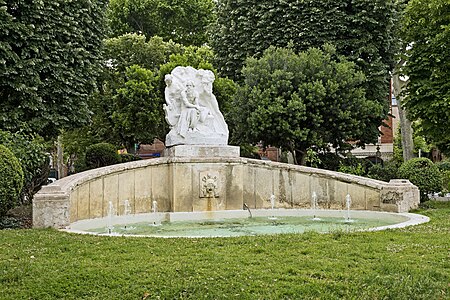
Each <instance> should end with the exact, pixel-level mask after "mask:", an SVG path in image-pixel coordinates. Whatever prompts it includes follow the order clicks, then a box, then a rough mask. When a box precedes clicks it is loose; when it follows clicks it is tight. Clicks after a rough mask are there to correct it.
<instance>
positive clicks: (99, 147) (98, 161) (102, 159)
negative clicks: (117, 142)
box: [85, 143, 121, 169]
mask: <svg viewBox="0 0 450 300" xmlns="http://www.w3.org/2000/svg"><path fill="white" fill-rule="evenodd" d="M120 161H121V160H120V155H119V154H118V153H117V150H116V148H115V147H114V146H113V145H111V144H109V143H98V144H94V145H91V146H89V147H87V149H86V159H85V162H86V167H87V168H88V169H95V168H100V167H104V166H109V165H114V164H118V163H120Z"/></svg>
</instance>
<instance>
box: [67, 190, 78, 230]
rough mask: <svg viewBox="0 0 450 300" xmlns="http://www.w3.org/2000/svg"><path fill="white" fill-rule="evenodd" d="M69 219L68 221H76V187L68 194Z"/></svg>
mask: <svg viewBox="0 0 450 300" xmlns="http://www.w3.org/2000/svg"><path fill="white" fill-rule="evenodd" d="M69 205H70V206H69V220H70V223H72V222H75V221H78V189H75V190H74V191H73V192H72V193H70V196H69Z"/></svg>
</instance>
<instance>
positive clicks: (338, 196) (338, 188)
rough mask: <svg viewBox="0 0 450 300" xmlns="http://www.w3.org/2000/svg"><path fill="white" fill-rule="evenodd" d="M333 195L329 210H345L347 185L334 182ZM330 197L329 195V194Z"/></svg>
mask: <svg viewBox="0 0 450 300" xmlns="http://www.w3.org/2000/svg"><path fill="white" fill-rule="evenodd" d="M333 190H334V195H333V197H332V198H333V201H332V202H331V206H330V208H331V209H345V208H346V204H345V197H346V196H347V194H348V193H349V184H348V183H346V182H342V181H338V180H334V189H333ZM330 196H331V194H330Z"/></svg>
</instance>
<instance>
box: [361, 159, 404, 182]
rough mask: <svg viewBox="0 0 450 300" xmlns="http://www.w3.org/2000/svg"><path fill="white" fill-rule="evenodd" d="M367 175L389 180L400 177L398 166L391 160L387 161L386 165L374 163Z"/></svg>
mask: <svg viewBox="0 0 450 300" xmlns="http://www.w3.org/2000/svg"><path fill="white" fill-rule="evenodd" d="M367 177H369V178H373V179H377V180H381V181H386V182H389V181H390V180H391V179H395V178H398V166H397V164H396V163H395V162H391V161H387V162H385V163H384V165H381V164H374V165H373V166H371V167H369V170H368V171H367Z"/></svg>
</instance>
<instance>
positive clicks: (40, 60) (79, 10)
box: [0, 0, 107, 136]
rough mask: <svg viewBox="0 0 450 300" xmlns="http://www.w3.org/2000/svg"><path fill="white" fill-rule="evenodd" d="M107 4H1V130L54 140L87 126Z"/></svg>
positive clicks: (100, 0)
mask: <svg viewBox="0 0 450 300" xmlns="http://www.w3.org/2000/svg"><path fill="white" fill-rule="evenodd" d="M106 4H107V1H104V0H93V1H88V0H80V1H65V0H41V1H15V0H14V1H4V0H0V29H1V30H0V99H2V105H1V106H0V129H5V130H9V131H11V132H16V131H18V130H20V129H22V130H27V131H30V132H34V133H38V134H40V135H41V136H56V135H57V134H58V132H59V130H60V129H63V128H72V127H74V126H78V125H80V124H84V123H86V122H87V120H88V117H89V110H88V106H87V98H88V96H89V94H91V92H92V91H94V90H95V78H96V76H97V75H98V71H99V58H100V49H101V47H100V46H101V40H102V38H103V36H104V35H103V27H104V26H103V25H104V10H105V6H106Z"/></svg>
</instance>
